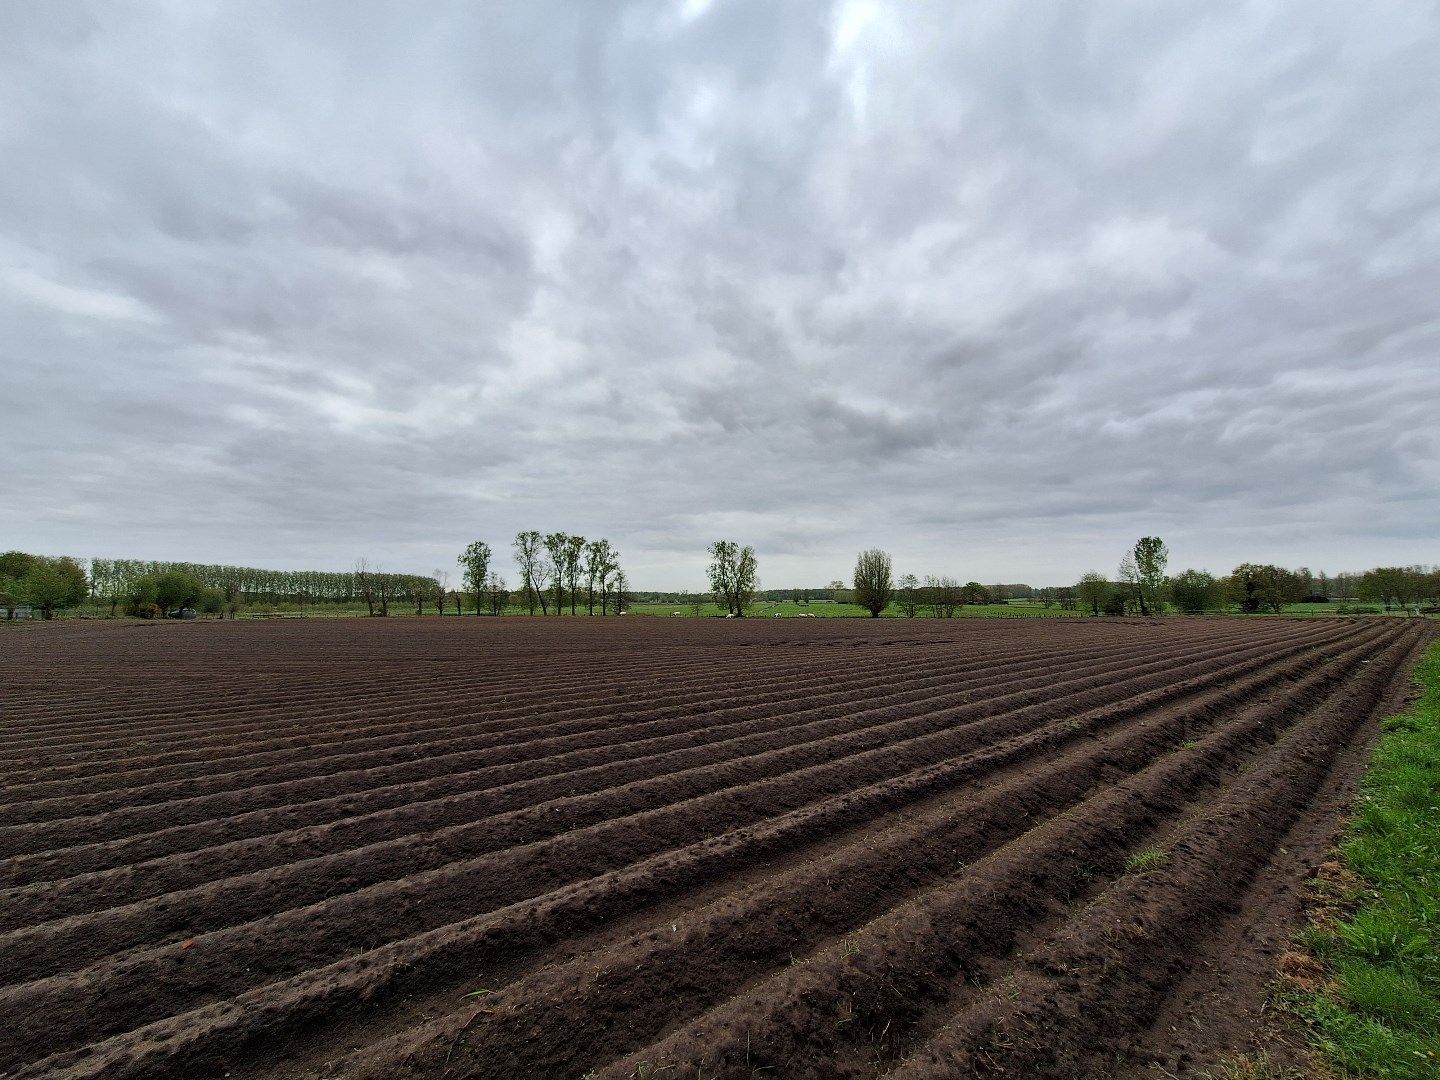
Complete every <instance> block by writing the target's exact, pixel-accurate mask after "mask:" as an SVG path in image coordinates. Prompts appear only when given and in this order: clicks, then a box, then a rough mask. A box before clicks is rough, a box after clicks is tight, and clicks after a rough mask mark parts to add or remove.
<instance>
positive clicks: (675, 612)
mask: <svg viewBox="0 0 1440 1080" xmlns="http://www.w3.org/2000/svg"><path fill="white" fill-rule="evenodd" d="M679 614H680V612H678V611H672V612H670V618H672V619H673V618H675V616H676V615H679Z"/></svg>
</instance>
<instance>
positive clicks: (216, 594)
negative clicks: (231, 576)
mask: <svg viewBox="0 0 1440 1080" xmlns="http://www.w3.org/2000/svg"><path fill="white" fill-rule="evenodd" d="M195 610H196V611H199V612H201V613H203V614H205V615H216V616H224V614H225V594H224V593H222V592H221V591H220V590H219V589H206V590H205V591H204V592H202V593H201V594H200V599H199V600H198V601H197V602H196V604H195Z"/></svg>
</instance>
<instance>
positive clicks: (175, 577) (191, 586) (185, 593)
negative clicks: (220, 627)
mask: <svg viewBox="0 0 1440 1080" xmlns="http://www.w3.org/2000/svg"><path fill="white" fill-rule="evenodd" d="M154 589H155V603H157V604H158V605H160V610H161V611H162V612H164V613H165V614H166V615H169V614H170V613H171V612H172V611H179V610H181V609H182V608H188V607H194V606H195V602H196V601H197V600H199V599H200V594H201V593H202V592H204V591H205V586H204V585H203V584H202V583H201V581H200V579H199V578H198V577H196V576H195V575H194V574H187V573H186V572H185V571H183V570H167V571H165V572H164V573H163V574H156V575H155V578H154Z"/></svg>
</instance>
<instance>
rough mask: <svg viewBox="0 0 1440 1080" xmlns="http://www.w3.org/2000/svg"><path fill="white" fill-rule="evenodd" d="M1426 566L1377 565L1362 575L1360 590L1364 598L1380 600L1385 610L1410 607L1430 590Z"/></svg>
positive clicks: (1361, 596)
mask: <svg viewBox="0 0 1440 1080" xmlns="http://www.w3.org/2000/svg"><path fill="white" fill-rule="evenodd" d="M1427 577H1428V575H1427V574H1426V573H1425V569H1424V567H1420V566H1377V567H1376V568H1375V569H1373V570H1367V571H1365V573H1363V574H1361V575H1360V582H1359V585H1358V591H1359V593H1360V598H1361V599H1362V600H1378V601H1380V602H1381V603H1383V604H1384V605H1385V610H1386V611H1389V610H1390V609H1391V608H1392V607H1398V608H1402V609H1404V608H1409V607H1411V606H1413V605H1414V604H1415V602H1416V601H1418V600H1419V599H1420V598H1421V597H1422V596H1424V595H1426V593H1427V592H1428V591H1429V586H1430V583H1429V581H1428V580H1427Z"/></svg>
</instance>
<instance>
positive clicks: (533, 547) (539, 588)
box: [514, 529, 550, 615]
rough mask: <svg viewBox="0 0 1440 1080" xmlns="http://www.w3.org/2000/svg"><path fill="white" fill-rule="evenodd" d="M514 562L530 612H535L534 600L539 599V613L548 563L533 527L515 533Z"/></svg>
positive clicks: (547, 580)
mask: <svg viewBox="0 0 1440 1080" xmlns="http://www.w3.org/2000/svg"><path fill="white" fill-rule="evenodd" d="M514 548H515V564H516V565H517V566H519V567H520V587H521V588H522V589H524V590H525V602H526V604H527V605H528V606H529V608H530V614H531V615H534V614H535V601H536V599H537V598H538V599H539V601H540V614H542V615H544V614H547V612H546V610H545V587H546V585H547V584H548V583H549V581H550V565H549V564H548V563H547V562H546V559H545V555H544V541H543V540H542V539H541V537H540V534H539V533H538V532H536V531H535V530H534V529H529V530H527V531H525V532H518V533H516V534H515V543H514Z"/></svg>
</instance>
